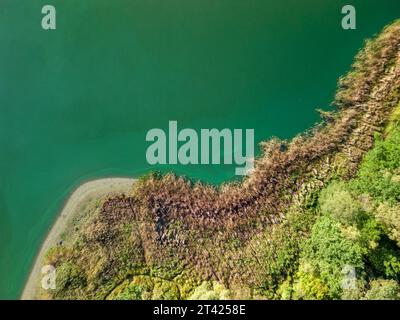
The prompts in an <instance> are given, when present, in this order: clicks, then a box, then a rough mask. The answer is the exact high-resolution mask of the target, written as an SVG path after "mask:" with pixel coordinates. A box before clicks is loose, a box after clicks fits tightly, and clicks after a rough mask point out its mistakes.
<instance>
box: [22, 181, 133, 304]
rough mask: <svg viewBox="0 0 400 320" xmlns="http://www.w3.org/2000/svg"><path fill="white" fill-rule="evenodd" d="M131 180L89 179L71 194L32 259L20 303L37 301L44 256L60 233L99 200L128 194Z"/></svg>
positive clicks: (57, 240) (91, 208)
mask: <svg viewBox="0 0 400 320" xmlns="http://www.w3.org/2000/svg"><path fill="white" fill-rule="evenodd" d="M135 181H136V180H135V179H130V178H107V179H98V180H93V181H89V182H86V183H84V184H82V185H81V186H79V187H78V188H77V189H76V190H75V191H74V192H73V193H72V194H71V196H70V197H69V199H68V200H67V201H66V203H65V205H64V207H63V209H62V210H61V213H60V215H59V217H58V218H57V220H56V221H55V223H54V225H53V227H52V228H51V230H50V231H49V233H48V235H47V237H46V239H45V241H44V242H43V244H42V247H41V248H40V251H39V253H38V255H37V256H36V260H35V263H34V265H33V267H32V270H31V273H30V275H29V278H28V281H27V283H26V284H25V288H24V291H23V293H22V296H21V299H22V300H32V299H35V298H37V291H38V288H39V285H40V274H41V269H42V264H43V259H44V257H45V254H46V252H47V251H48V250H49V249H50V248H51V247H53V246H56V245H57V243H58V242H59V241H60V240H61V236H62V234H64V233H65V232H68V229H69V228H71V227H73V225H74V223H73V221H74V220H76V219H79V216H81V215H85V213H86V214H87V213H88V211H90V210H94V208H95V207H96V205H98V204H99V201H101V200H103V199H104V198H106V197H108V196H111V195H115V194H121V193H125V194H128V193H129V192H130V191H131V190H132V186H133V183H134V182H135Z"/></svg>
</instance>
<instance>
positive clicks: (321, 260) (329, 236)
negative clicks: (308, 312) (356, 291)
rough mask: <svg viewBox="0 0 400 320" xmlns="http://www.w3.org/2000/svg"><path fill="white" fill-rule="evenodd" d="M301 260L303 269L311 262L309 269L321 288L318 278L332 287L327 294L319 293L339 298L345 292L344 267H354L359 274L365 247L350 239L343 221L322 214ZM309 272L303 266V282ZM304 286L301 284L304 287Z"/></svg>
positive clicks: (301, 271) (304, 247) (361, 268)
mask: <svg viewBox="0 0 400 320" xmlns="http://www.w3.org/2000/svg"><path fill="white" fill-rule="evenodd" d="M301 259H302V265H303V269H304V265H309V268H308V270H307V271H308V272H309V273H311V274H313V279H314V281H313V282H314V283H318V284H319V287H321V286H322V284H321V282H320V281H319V280H317V279H321V281H322V283H323V284H325V285H326V286H327V287H328V291H329V292H328V293H327V294H325V292H321V293H318V294H319V295H320V296H321V295H323V296H328V297H330V298H339V297H340V295H341V292H342V291H341V282H342V280H343V273H342V271H343V268H344V267H346V266H352V267H353V268H355V270H356V271H357V273H360V272H361V271H362V270H363V268H364V266H363V259H362V250H361V247H360V246H359V245H358V244H357V243H356V242H353V241H351V240H348V239H346V238H345V237H344V235H343V233H342V231H341V228H340V225H339V223H338V222H336V221H335V220H333V219H332V218H331V217H328V216H322V217H320V218H319V219H318V220H317V221H316V223H315V224H314V226H313V228H312V232H311V237H310V238H309V239H308V240H307V241H306V242H305V243H304V245H303V252H302V257H301ZM307 271H303V270H301V269H300V272H299V275H298V276H299V278H300V279H299V283H300V284H301V283H305V280H304V279H302V278H305V275H304V272H307ZM303 288H304V286H303V287H301V286H300V289H302V290H303ZM304 291H306V290H304ZM308 291H309V290H308ZM316 298H317V296H316Z"/></svg>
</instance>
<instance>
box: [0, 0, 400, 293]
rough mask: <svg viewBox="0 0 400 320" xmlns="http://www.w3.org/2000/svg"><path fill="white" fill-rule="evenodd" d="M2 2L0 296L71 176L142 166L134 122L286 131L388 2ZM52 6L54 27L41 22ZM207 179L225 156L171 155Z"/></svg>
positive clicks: (297, 124)
mask: <svg viewBox="0 0 400 320" xmlns="http://www.w3.org/2000/svg"><path fill="white" fill-rule="evenodd" d="M347 2H348V1H339V0H330V1H323V0H303V1H299V0H287V1H282V0H281V1H272V0H264V1H261V0H259V1H256V0H247V1H243V0H225V1H222V0H196V1H195V0H179V1H178V0H168V1H166V0H140V1H135V0H129V1H128V0H113V1H109V0H60V1H51V0H46V1H38V0H29V1H28V0H1V3H0V298H17V297H18V296H19V294H20V293H21V290H22V288H23V285H24V282H25V280H26V278H27V276H28V273H29V269H30V267H31V264H32V262H33V259H34V256H35V254H36V253H37V250H38V248H39V247H40V244H41V242H42V241H43V238H44V237H45V234H46V232H47V231H48V229H49V228H50V227H51V224H52V222H53V221H54V219H55V217H56V216H57V213H58V211H59V209H60V206H61V205H62V203H63V201H65V199H66V198H67V196H68V194H69V193H70V192H71V191H72V190H73V188H74V187H76V186H77V185H79V184H80V183H81V182H82V181H84V180H87V179H91V178H97V177H107V176H131V177H136V176H138V175H140V174H143V173H145V172H147V171H149V170H151V169H154V168H151V167H150V166H149V165H148V164H147V163H146V158H145V151H146V147H147V146H148V144H147V143H146V142H145V134H146V132H147V131H148V130H149V129H151V128H155V127H161V128H167V126H168V121H169V120H178V125H179V127H180V128H183V127H190V128H195V129H200V128H213V127H216V128H219V129H222V128H225V127H226V128H232V129H233V128H243V129H245V128H254V129H255V136H256V140H257V141H260V140H263V139H267V138H269V137H271V136H278V137H281V138H290V137H293V136H294V135H296V134H297V133H299V132H301V131H303V130H304V129H306V128H309V127H310V126H312V125H313V124H314V123H315V122H316V121H317V120H318V116H317V114H316V112H315V111H314V109H315V108H316V107H327V106H328V105H329V103H330V101H331V100H332V98H333V94H334V91H335V86H336V81H337V78H338V77H339V76H340V75H342V74H344V73H345V72H346V70H348V68H349V65H350V64H351V61H352V59H353V57H354V55H355V53H356V52H357V49H358V48H360V47H361V46H362V43H363V40H364V39H365V38H367V37H369V36H371V35H373V34H374V33H376V32H378V31H380V29H381V28H382V27H383V26H384V25H385V24H387V23H389V22H391V21H392V20H394V19H395V18H397V17H399V16H400V14H399V13H400V10H399V9H400V3H399V1H398V0H352V1H351V3H352V4H353V5H355V6H356V8H357V20H358V25H357V30H356V31H344V30H342V29H341V26H340V21H341V17H342V16H341V14H340V9H341V7H342V6H343V5H345V4H347ZM45 4H54V5H55V7H56V9H57V30H56V31H44V30H42V29H41V25H40V23H41V17H42V16H41V8H42V6H43V5H45ZM158 169H163V170H174V171H175V172H177V173H179V174H185V175H187V176H190V177H192V178H194V179H201V180H203V181H207V182H211V183H220V182H222V181H227V180H229V179H231V178H233V176H234V167H233V166H224V165H221V166H215V165H214V166H204V165H202V166H179V165H178V166H173V167H168V168H164V167H163V168H158Z"/></svg>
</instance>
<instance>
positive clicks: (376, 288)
mask: <svg viewBox="0 0 400 320" xmlns="http://www.w3.org/2000/svg"><path fill="white" fill-rule="evenodd" d="M363 299H366V300H399V299H400V286H399V284H398V283H397V282H396V281H394V280H384V279H377V280H372V281H371V283H370V289H369V290H368V292H367V293H366V294H365V297H364V298H363Z"/></svg>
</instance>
